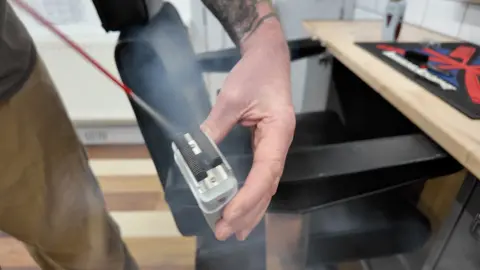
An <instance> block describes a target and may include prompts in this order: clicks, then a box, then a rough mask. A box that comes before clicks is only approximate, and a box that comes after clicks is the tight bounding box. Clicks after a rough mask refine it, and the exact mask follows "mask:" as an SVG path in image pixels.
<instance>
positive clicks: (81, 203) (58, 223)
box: [0, 59, 138, 270]
mask: <svg viewBox="0 0 480 270" xmlns="http://www.w3.org/2000/svg"><path fill="white" fill-rule="evenodd" d="M0 230H1V231H3V232H5V233H7V234H9V235H11V236H13V237H15V238H16V239H18V240H20V241H22V242H23V243H25V245H26V246H27V248H28V250H29V252H30V254H31V255H32V257H33V258H34V259H35V260H36V262H37V263H38V265H40V266H41V268H42V269H48V270H50V269H51V270H53V269H55V270H56V269H58V270H63V269H69V270H80V269H81V270H110V269H111V270H132V269H138V267H137V266H136V264H135V262H134V260H133V259H132V257H131V255H130V254H129V252H128V250H127V248H126V246H125V244H124V243H123V242H122V239H121V237H120V231H119V228H118V227H117V225H116V224H115V222H114V221H113V220H112V218H111V217H110V216H109V214H108V212H107V210H106V209H105V203H104V200H103V195H102V192H101V190H100V188H99V185H98V183H97V180H96V179H95V176H94V175H93V174H92V171H91V169H90V167H89V164H88V159H87V156H86V153H85V150H84V148H83V146H82V144H81V142H80V141H79V139H78V138H77V135H76V133H75V130H74V128H73V125H72V123H71V121H70V120H69V118H68V116H67V113H66V110H65V108H64V106H63V104H62V101H61V99H60V97H59V95H58V94H57V91H56V88H55V86H54V84H53V83H52V80H51V78H50V76H49V74H48V71H47V69H46V68H45V66H44V64H43V62H42V60H41V59H38V60H37V63H36V66H35V68H34V70H33V72H32V74H31V75H30V77H29V79H28V81H27V82H26V83H25V84H24V85H23V89H22V90H21V91H20V92H18V93H16V94H15V95H14V96H13V97H11V98H10V99H7V100H2V101H0ZM0 264H1V262H0Z"/></svg>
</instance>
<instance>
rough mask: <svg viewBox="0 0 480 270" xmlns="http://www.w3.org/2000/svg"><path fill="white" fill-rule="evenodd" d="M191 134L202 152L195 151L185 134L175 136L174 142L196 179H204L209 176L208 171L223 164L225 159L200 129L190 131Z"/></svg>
mask: <svg viewBox="0 0 480 270" xmlns="http://www.w3.org/2000/svg"><path fill="white" fill-rule="evenodd" d="M189 134H190V136H191V137H192V139H193V140H194V141H195V142H196V143H197V145H198V147H199V148H200V150H201V153H199V154H195V153H194V151H193V149H192V146H191V145H190V144H189V142H188V141H187V139H186V138H185V136H184V135H185V134H182V135H179V136H177V137H175V138H174V143H175V145H176V146H177V148H178V150H179V151H180V153H181V154H182V156H183V158H184V159H185V162H186V163H187V166H188V167H189V169H190V171H191V172H192V173H193V175H194V177H195V179H196V180H197V181H202V180H204V179H205V178H206V177H207V171H209V170H211V169H213V168H215V167H217V166H219V165H221V164H222V163H223V161H222V158H221V157H220V155H219V154H218V152H217V150H216V149H215V147H214V146H213V145H212V143H211V141H210V140H209V139H208V137H207V136H206V135H205V133H203V132H202V131H201V130H200V129H196V130H194V131H192V132H189Z"/></svg>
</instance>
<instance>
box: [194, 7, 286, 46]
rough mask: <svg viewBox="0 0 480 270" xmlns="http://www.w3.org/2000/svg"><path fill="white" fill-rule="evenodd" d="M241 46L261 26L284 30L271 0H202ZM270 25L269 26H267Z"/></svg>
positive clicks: (279, 30) (275, 30)
mask: <svg viewBox="0 0 480 270" xmlns="http://www.w3.org/2000/svg"><path fill="white" fill-rule="evenodd" d="M202 2H203V3H204V4H205V6H206V7H207V8H208V9H209V10H210V11H211V12H212V13H213V14H214V15H215V17H216V18H217V19H218V20H219V21H220V23H221V24H222V25H223V27H224V28H225V30H226V31H227V33H228V35H229V36H230V38H231V39H232V40H233V42H234V43H235V44H236V45H237V46H240V47H243V46H242V45H243V43H244V42H245V41H246V40H247V39H248V38H249V37H250V36H251V35H253V34H254V33H256V32H257V31H258V29H259V28H261V27H268V28H269V29H270V31H274V32H282V29H281V26H280V23H279V21H278V19H277V17H276V13H275V12H274V10H273V7H272V6H271V4H270V0H202ZM267 25H268V26H267Z"/></svg>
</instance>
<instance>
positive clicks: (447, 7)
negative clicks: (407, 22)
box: [423, 0, 467, 36]
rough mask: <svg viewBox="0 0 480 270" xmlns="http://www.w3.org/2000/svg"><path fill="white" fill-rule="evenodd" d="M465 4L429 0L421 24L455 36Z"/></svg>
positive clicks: (444, 0) (445, 0)
mask: <svg viewBox="0 0 480 270" xmlns="http://www.w3.org/2000/svg"><path fill="white" fill-rule="evenodd" d="M466 7H467V4H465V3H461V2H455V1H449V0H430V2H429V3H428V7H427V10H426V13H425V18H424V20H423V26H424V27H426V28H429V29H431V30H434V31H437V32H440V33H443V34H446V35H450V36H457V34H458V32H459V30H460V26H461V24H462V20H463V16H464V15H465V11H466Z"/></svg>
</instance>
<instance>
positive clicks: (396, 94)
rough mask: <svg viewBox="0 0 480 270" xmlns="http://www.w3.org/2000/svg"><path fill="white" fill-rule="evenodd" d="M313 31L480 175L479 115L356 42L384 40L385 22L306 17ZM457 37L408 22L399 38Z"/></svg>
mask: <svg viewBox="0 0 480 270" xmlns="http://www.w3.org/2000/svg"><path fill="white" fill-rule="evenodd" d="M304 26H305V27H306V28H307V30H308V31H309V32H310V33H311V35H312V36H313V37H314V38H315V39H318V40H319V41H320V42H322V43H323V44H324V45H325V46H326V48H327V49H328V50H329V51H330V52H331V53H332V54H333V56H334V57H336V58H337V59H338V60H339V61H341V62H342V63H343V64H344V65H345V66H346V67H348V68H349V69H350V70H351V71H352V72H354V73H355V74H356V75H357V76H359V77H360V78H361V79H362V80H363V81H365V82H366V83H367V84H369V85H370V86H371V87H372V88H373V89H374V90H375V91H377V92H378V93H379V94H380V95H382V96H383V97H384V98H385V99H386V100H387V101H389V102H390V103H391V104H392V105H394V106H395V107H396V108H397V109H398V110H399V111H400V112H402V113H403V114H404V115H405V116H406V117H408V118H409V119H410V120H411V121H412V122H414V123H415V124H416V125H417V126H418V127H420V128H421V129H422V130H423V131H424V132H425V133H427V134H428V135H429V136H430V137H431V138H432V139H434V140H435V141H436V142H437V143H438V144H439V145H441V146H442V147H443V148H444V149H445V150H446V151H448V152H449V153H450V154H451V155H452V156H453V157H454V158H456V159H457V160H458V161H459V162H460V163H461V164H462V165H463V166H465V168H467V169H468V170H469V171H470V172H471V173H473V174H474V175H476V177H477V178H480V120H472V119H470V118H468V117H467V116H465V115H464V114H462V113H461V112H459V111H457V110H456V109H454V108H453V107H451V106H450V105H448V104H447V103H445V102H444V101H442V100H441V99H440V98H438V97H436V96H435V95H433V94H431V93H430V92H428V91H427V90H426V89H424V88H422V86H420V85H419V84H417V83H415V82H413V81H412V80H410V79H408V78H407V77H405V76H404V75H403V74H401V73H399V72H397V71H396V70H395V69H394V68H392V67H390V66H388V65H387V64H386V63H384V62H382V61H381V60H379V59H377V58H376V57H375V56H373V55H371V54H370V53H368V52H367V51H365V50H364V49H362V48H360V47H359V46H357V45H356V44H355V42H360V41H380V40H381V39H380V33H381V24H380V21H353V22H352V21H306V22H304ZM428 40H433V41H455V40H454V39H453V38H450V37H446V36H443V35H440V34H437V33H433V32H430V31H428V30H425V29H422V28H419V27H415V26H412V25H405V26H404V28H403V29H402V31H401V35H400V38H399V41H404V42H419V41H428Z"/></svg>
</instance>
